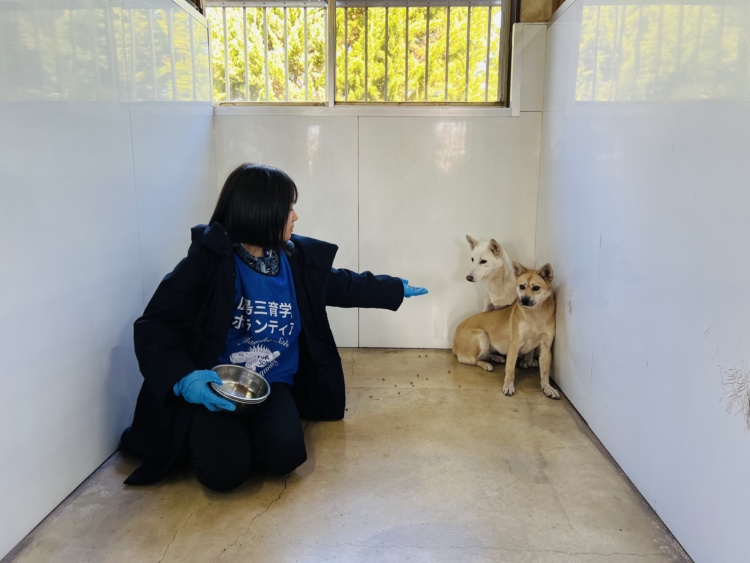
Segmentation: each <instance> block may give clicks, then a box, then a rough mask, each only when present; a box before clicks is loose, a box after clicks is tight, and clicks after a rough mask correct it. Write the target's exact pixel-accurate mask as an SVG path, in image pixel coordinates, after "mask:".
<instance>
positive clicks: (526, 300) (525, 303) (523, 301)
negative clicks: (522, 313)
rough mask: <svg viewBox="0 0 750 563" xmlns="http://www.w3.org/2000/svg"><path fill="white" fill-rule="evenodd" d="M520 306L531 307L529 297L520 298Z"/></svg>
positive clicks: (531, 302)
mask: <svg viewBox="0 0 750 563" xmlns="http://www.w3.org/2000/svg"><path fill="white" fill-rule="evenodd" d="M521 305H523V306H524V307H533V306H534V301H532V299H531V298H530V297H521Z"/></svg>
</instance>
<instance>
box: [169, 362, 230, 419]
mask: <svg viewBox="0 0 750 563" xmlns="http://www.w3.org/2000/svg"><path fill="white" fill-rule="evenodd" d="M212 381H213V382H214V383H216V384H217V385H221V378H220V377H219V376H218V375H217V373H216V372H215V371H212V370H210V369H199V370H196V371H194V372H193V373H190V374H188V375H186V376H185V377H183V378H182V379H180V380H179V381H178V382H177V383H175V384H174V387H173V389H172V390H173V391H174V394H175V395H177V396H178V397H179V396H180V395H182V397H183V398H184V399H185V400H186V401H187V402H188V403H194V404H196V405H203V406H204V407H206V408H207V409H208V410H210V411H212V412H216V411H218V410H222V409H223V410H225V411H233V410H234V409H236V408H237V407H236V406H235V405H234V404H233V403H232V402H230V401H227V400H226V399H225V398H223V397H219V396H218V395H217V394H216V393H214V392H213V391H212V390H211V388H210V387H209V386H208V384H209V383H211V382H212Z"/></svg>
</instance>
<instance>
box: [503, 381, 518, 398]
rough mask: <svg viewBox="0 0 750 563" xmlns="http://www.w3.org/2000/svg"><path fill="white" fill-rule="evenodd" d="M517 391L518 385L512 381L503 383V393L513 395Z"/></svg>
mask: <svg viewBox="0 0 750 563" xmlns="http://www.w3.org/2000/svg"><path fill="white" fill-rule="evenodd" d="M515 393H516V386H515V385H513V384H512V383H506V384H505V385H503V395H507V396H508V397H510V396H511V395H514V394H515Z"/></svg>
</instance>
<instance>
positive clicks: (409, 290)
mask: <svg viewBox="0 0 750 563" xmlns="http://www.w3.org/2000/svg"><path fill="white" fill-rule="evenodd" d="M399 279H400V280H401V282H402V283H403V284H404V297H414V296H415V295H424V294H425V293H427V289H426V288H424V287H416V286H413V285H409V281H408V280H405V279H404V278H399Z"/></svg>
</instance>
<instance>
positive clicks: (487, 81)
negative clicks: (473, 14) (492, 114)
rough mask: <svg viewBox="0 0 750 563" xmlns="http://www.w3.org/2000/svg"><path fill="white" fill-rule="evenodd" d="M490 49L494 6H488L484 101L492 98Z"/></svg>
mask: <svg viewBox="0 0 750 563" xmlns="http://www.w3.org/2000/svg"><path fill="white" fill-rule="evenodd" d="M490 49H492V6H488V8H487V56H486V58H485V62H484V101H485V102H486V101H488V100H489V99H490Z"/></svg>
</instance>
